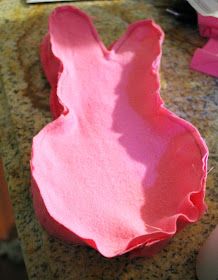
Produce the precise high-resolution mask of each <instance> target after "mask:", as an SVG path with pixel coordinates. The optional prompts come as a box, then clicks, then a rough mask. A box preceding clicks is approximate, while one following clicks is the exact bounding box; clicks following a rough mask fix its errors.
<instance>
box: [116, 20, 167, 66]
mask: <svg viewBox="0 0 218 280" xmlns="http://www.w3.org/2000/svg"><path fill="white" fill-rule="evenodd" d="M163 38H164V33H163V31H162V30H161V28H160V27H159V26H158V25H156V24H155V23H154V22H153V21H152V20H142V21H138V22H136V23H133V24H131V25H130V26H129V27H128V30H127V31H126V33H125V34H124V35H123V36H122V37H121V38H120V39H119V40H117V41H116V42H115V43H114V44H113V45H112V47H111V49H112V50H113V51H114V52H115V53H116V54H117V55H118V57H119V56H120V57H121V60H122V57H125V56H128V55H129V58H130V59H131V56H130V53H132V54H133V55H134V56H136V57H139V58H140V59H143V60H144V62H152V61H154V60H155V59H156V58H157V57H158V56H160V54H161V45H162V42H163Z"/></svg>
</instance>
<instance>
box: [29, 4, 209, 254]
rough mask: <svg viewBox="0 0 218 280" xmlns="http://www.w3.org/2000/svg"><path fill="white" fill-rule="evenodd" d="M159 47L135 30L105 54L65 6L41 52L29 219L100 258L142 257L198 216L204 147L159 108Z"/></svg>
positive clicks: (148, 24)
mask: <svg viewBox="0 0 218 280" xmlns="http://www.w3.org/2000/svg"><path fill="white" fill-rule="evenodd" d="M162 41H163V32H162V31H161V29H160V28H159V27H158V26H157V25H156V24H155V23H154V22H153V21H151V20H144V21H139V22H136V23H134V24H132V25H130V26H129V28H128V30H127V31H126V33H125V34H124V35H123V36H121V38H120V39H118V40H117V41H116V42H115V43H114V44H113V45H112V46H111V48H110V49H106V47H105V46H104V45H103V43H102V42H101V40H100V39H99V36H98V34H97V32H96V30H95V28H94V26H93V24H92V22H91V20H90V19H89V17H88V16H87V15H86V14H85V13H83V12H82V11H80V10H78V9H76V8H74V7H71V6H65V7H59V8H57V9H56V10H55V11H54V12H53V13H52V15H51V16H50V19H49V34H48V35H47V36H46V37H45V39H44V41H43V43H42V46H41V59H42V64H43V67H44V70H45V73H46V76H47V78H48V80H49V82H50V84H51V87H52V91H51V111H52V114H53V116H54V120H53V122H51V123H50V124H48V125H47V126H45V127H44V128H43V129H42V130H41V131H40V132H39V133H38V134H37V135H36V136H35V137H34V139H33V146H32V159H31V172H32V194H33V202H34V207H35V210H36V214H37V216H38V218H39V220H40V222H41V223H42V225H43V226H44V227H45V228H46V230H47V231H48V232H50V233H51V234H52V235H54V236H56V237H59V238H61V239H64V240H66V241H68V242H76V243H83V244H87V245H89V246H91V247H93V248H95V249H96V250H98V251H99V252H100V253H101V254H102V255H104V256H106V257H114V256H117V255H121V254H123V253H126V252H128V251H132V250H133V249H135V250H134V254H135V255H150V254H152V253H154V252H156V251H157V250H158V249H160V247H161V246H162V245H163V244H165V243H166V241H167V240H168V239H169V238H170V237H172V236H173V235H174V234H175V233H176V232H177V231H178V230H180V229H182V228H183V227H184V226H185V225H186V224H189V223H192V222H195V221H197V220H198V219H199V218H200V217H201V215H202V214H203V213H204V211H205V204H204V195H205V180H206V166H207V155H208V151H207V147H206V145H205V143H204V141H203V140H202V138H201V136H200V134H199V133H198V131H197V129H196V128H194V127H193V126H192V125H191V124H190V123H188V122H186V121H184V120H182V119H180V118H179V117H177V116H176V115H174V114H173V113H171V112H170V111H168V110H167V109H166V108H164V106H163V101H162V100H161V98H160V95H159V87H160V86H159V84H160V83H159V65H160V58H161V44H162Z"/></svg>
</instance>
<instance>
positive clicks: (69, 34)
mask: <svg viewBox="0 0 218 280" xmlns="http://www.w3.org/2000/svg"><path fill="white" fill-rule="evenodd" d="M49 34H50V38H51V45H52V51H53V53H54V55H55V56H57V57H58V58H60V59H61V60H62V62H64V61H66V60H69V56H72V54H74V55H77V54H78V52H79V54H80V56H81V55H85V54H88V55H89V56H91V55H92V56H98V57H99V55H100V56H102V55H103V54H104V52H106V48H105V47H104V45H103V43H102V42H101V40H100V38H99V36H98V34H97V31H96V29H95V27H94V26H93V24H92V22H91V20H90V18H89V17H88V16H87V15H86V14H85V13H83V12H82V11H80V10H79V9H77V8H75V7H72V6H64V7H59V8H56V9H55V10H54V12H53V13H52V14H51V16H50V18H49Z"/></svg>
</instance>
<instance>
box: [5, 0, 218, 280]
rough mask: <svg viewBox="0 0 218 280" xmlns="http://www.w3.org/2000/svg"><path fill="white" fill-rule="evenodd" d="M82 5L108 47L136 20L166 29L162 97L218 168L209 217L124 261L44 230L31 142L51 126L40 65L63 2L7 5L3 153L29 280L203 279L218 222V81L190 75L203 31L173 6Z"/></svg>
mask: <svg viewBox="0 0 218 280" xmlns="http://www.w3.org/2000/svg"><path fill="white" fill-rule="evenodd" d="M152 2H153V3H154V2H155V4H153V5H152V4H151V3H152ZM59 5H60V4H59ZM75 5H77V6H79V7H82V8H83V9H84V10H85V11H87V12H88V13H89V14H90V15H92V16H93V18H94V21H95V24H96V26H97V29H98V31H99V33H100V34H101V36H102V38H103V41H104V42H105V44H106V45H109V44H110V43H111V42H112V41H113V40H114V39H116V38H117V37H118V36H119V35H120V34H121V33H122V32H123V31H124V30H125V28H126V27H127V25H128V23H130V22H133V21H135V20H137V19H142V18H147V17H153V18H154V19H155V20H156V22H157V23H159V24H160V25H161V26H162V28H163V29H164V30H165V33H166V40H165V43H164V46H163V59H162V67H161V78H162V82H161V84H162V91H161V92H162V93H161V94H162V97H163V99H164V100H165V103H166V106H167V107H168V108H170V109H171V110H172V111H174V112H176V113H177V114H178V115H179V116H181V117H183V118H185V119H186V120H189V121H191V122H192V123H193V124H194V125H195V126H197V127H198V129H199V130H200V132H201V134H202V136H203V137H204V138H205V139H206V142H207V144H208V146H209V149H210V160H209V169H210V168H213V169H212V170H211V171H210V172H209V174H208V181H207V195H206V201H207V204H208V212H207V213H206V214H205V216H204V217H203V218H202V219H201V221H199V222H198V223H196V224H194V225H191V226H189V227H188V228H186V229H185V230H184V231H182V232H181V233H179V234H178V235H177V236H176V237H175V238H173V239H172V241H171V242H170V244H169V245H168V246H167V247H166V248H165V249H164V250H162V251H161V252H160V253H159V254H158V255H156V256H155V257H153V258H150V259H144V258H139V259H133V260H129V259H128V257H127V256H122V257H120V258H115V259H109V260H108V259H105V258H103V257H102V256H100V255H99V254H98V253H97V252H95V251H94V250H92V249H89V248H86V247H80V246H70V245H67V244H65V243H62V242H60V241H58V240H55V239H54V238H52V237H50V236H49V235H48V234H47V233H46V232H45V231H44V230H43V229H42V228H41V226H40V225H39V224H38V222H37V220H36V218H35V215H34V211H33V207H32V201H31V197H30V194H29V186H30V173H29V158H30V150H31V140H32V137H33V136H34V135H35V134H36V133H37V132H38V131H39V130H40V129H41V128H42V127H43V126H44V125H45V124H46V123H48V122H49V121H50V120H51V117H50V112H49V106H48V97H49V86H48V83H47V82H46V80H45V77H44V75H43V72H42V69H41V66H40V62H39V52H38V46H39V43H40V41H41V39H42V37H43V35H44V34H45V33H46V30H47V18H48V14H49V13H50V11H51V10H52V9H53V8H54V7H55V6H57V4H46V5H32V6H27V5H25V4H24V1H23V0H22V1H21V0H1V1H0V41H1V43H0V141H1V142H0V144H1V146H0V147H1V156H2V158H3V162H4V168H5V176H6V179H7V181H8V185H9V190H10V195H11V199H12V203H13V206H14V211H15V215H16V223H17V227H18V232H19V237H20V239H21V242H22V248H23V252H24V256H25V262H26V266H27V270H28V274H29V278H30V279H40V280H41V279H46V280H49V279H63V280H67V279H81V280H83V279H104V280H115V279H119V280H127V279H134V280H140V279H143V280H144V279H163V280H167V279H168V280H170V279H175V280H180V279H181V280H183V279H186V280H189V279H196V278H195V260H196V255H197V252H198V250H199V248H200V246H201V244H202V243H203V241H204V240H205V239H206V238H207V236H208V234H209V233H210V231H211V230H212V229H213V228H214V226H215V225H216V224H217V223H218V186H217V185H216V184H217V177H216V175H217V169H216V160H217V155H218V149H217V143H216V140H217V135H216V133H217V131H218V125H217V119H218V80H216V79H214V78H211V77H208V76H206V75H203V74H199V73H195V72H191V71H190V70H189V62H190V59H191V56H192V54H193V51H194V50H195V48H196V47H199V46H202V45H203V44H204V42H205V41H204V40H203V39H202V38H200V36H199V35H198V31H197V28H195V29H194V28H193V29H191V28H188V27H184V26H182V25H181V24H179V23H176V22H175V21H174V20H173V19H171V18H169V17H168V16H167V15H166V14H165V13H164V9H165V7H166V6H167V1H136V0H135V1H121V0H119V1H89V2H80V4H78V3H76V4H75ZM166 195H167V194H166ZM72 218H73V217H72Z"/></svg>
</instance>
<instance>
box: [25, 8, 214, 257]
mask: <svg viewBox="0 0 218 280" xmlns="http://www.w3.org/2000/svg"><path fill="white" fill-rule="evenodd" d="M69 8H70V9H72V10H73V11H76V12H78V13H80V14H81V15H82V16H84V17H85V18H86V19H87V20H88V21H89V24H90V28H91V29H92V32H93V33H94V35H95V37H96V40H97V42H98V44H99V45H100V47H101V49H102V52H103V54H104V55H105V56H108V55H109V54H110V52H111V51H113V50H114V51H116V50H118V49H119V46H120V44H121V43H122V42H123V40H125V38H127V36H128V34H129V32H132V30H133V29H134V28H135V27H136V26H137V23H134V24H132V25H130V26H129V28H128V29H127V32H126V33H124V35H123V36H122V37H121V38H120V39H119V40H118V41H116V42H115V43H114V44H113V46H112V47H111V49H110V50H108V49H106V48H105V46H104V45H103V43H102V42H101V40H100V38H99V36H98V33H97V31H96V29H95V27H94V25H93V24H92V21H91V19H90V18H89V17H88V16H87V15H86V14H85V13H83V12H81V11H80V10H78V9H76V8H73V7H71V6H67V7H61V8H57V9H69ZM57 9H56V10H57ZM54 13H55V12H54ZM140 22H142V21H140ZM143 22H145V21H143ZM146 22H147V21H146ZM150 22H152V21H150ZM152 24H154V23H153V22H152ZM154 26H157V25H156V24H154ZM158 29H159V30H160V31H161V29H160V28H159V27H158ZM161 32H162V31H161ZM161 44H162V41H160V44H159V45H160V50H161ZM51 51H52V46H51ZM53 55H54V56H55V54H53ZM160 55H161V54H160ZM57 59H58V58H57ZM59 61H60V60H59ZM60 63H61V64H62V62H61V61H60ZM158 70H159V65H158V67H157V68H156V69H155V71H157V72H158ZM62 71H63V69H62ZM156 74H157V83H158V86H159V85H160V80H159V75H158V73H156ZM60 76H61V72H60V75H59V77H60ZM156 94H157V99H158V100H159V101H160V103H159V109H160V110H159V113H160V114H164V115H165V116H167V117H169V118H173V120H174V121H176V122H178V123H179V124H180V125H182V126H183V127H185V128H186V129H187V130H188V131H189V132H190V133H191V134H192V136H193V137H194V139H195V141H196V144H197V145H198V147H199V150H200V151H201V155H202V166H203V173H204V175H203V176H202V178H201V186H200V188H199V190H197V191H195V192H191V193H190V194H189V195H188V197H187V199H190V200H191V201H194V197H195V196H196V195H199V194H201V193H203V196H202V208H201V211H200V212H199V217H200V216H201V215H202V214H203V212H204V211H205V208H206V206H205V204H204V196H205V182H206V175H207V174H206V172H207V170H206V167H207V157H208V149H207V146H206V144H205V143H204V141H203V139H202V138H201V136H200V134H199V132H198V131H197V129H196V128H195V127H194V126H192V125H191V124H190V123H189V122H187V121H185V120H183V119H181V118H179V117H177V116H176V115H175V114H173V113H172V112H170V111H169V110H167V109H166V108H165V107H164V103H163V101H162V99H161V97H160V93H159V91H158V92H157V93H156ZM56 95H57V98H58V102H60V104H61V105H63V106H64V104H62V102H61V98H60V97H59V95H58V89H57V92H56ZM53 97H55V95H53ZM53 108H55V106H54V107H53ZM64 108H65V110H64V112H65V113H64V112H62V113H61V114H63V115H65V114H67V108H66V107H64ZM46 127H47V126H46ZM41 132H42V131H41ZM37 136H39V135H37ZM33 156H34V152H33V151H32V159H33ZM32 159H31V170H32V171H33V169H34V167H33V165H32ZM32 178H33V182H32V193H33V198H34V196H35V198H34V199H36V197H37V192H34V190H33V189H34V188H35V190H37V189H38V191H39V193H38V195H39V196H40V190H39V188H38V186H37V183H36V181H35V180H34V176H33V174H32ZM40 198H41V200H42V204H43V203H44V201H43V199H42V197H41V196H40ZM193 205H195V204H194V203H193ZM35 209H36V208H35ZM44 210H46V211H47V209H46V207H45V205H44ZM37 215H39V220H41V223H42V225H44V226H45V227H46V223H45V221H43V217H42V215H41V214H40V213H37ZM46 215H47V218H48V219H52V220H53V222H55V227H57V228H58V227H59V226H60V227H61V228H62V229H61V230H63V229H64V228H65V227H64V226H63V225H61V224H60V223H59V222H58V221H57V220H55V218H54V217H52V213H49V212H47V214H46ZM170 218H172V217H170ZM174 218H175V229H174V231H171V232H164V231H161V229H160V228H154V233H153V235H155V234H157V233H161V234H163V239H164V240H165V239H168V238H170V237H172V236H173V235H174V234H175V233H176V232H177V231H178V230H180V228H178V225H177V224H179V221H180V220H183V221H184V225H185V224H187V223H193V222H195V221H196V220H197V219H196V220H194V221H193V220H190V219H189V218H188V217H187V216H185V215H183V214H182V213H181V214H178V215H176V217H174ZM182 227H183V226H182ZM182 227H181V228H182ZM57 228H56V229H54V230H56V231H58V230H57ZM46 229H47V227H46ZM65 230H66V231H65V232H66V236H65V237H64V236H58V235H59V233H58V232H57V237H59V238H63V239H65V240H66V239H67V240H66V241H70V242H76V243H84V242H85V243H86V244H87V245H89V246H91V247H93V248H95V249H97V250H98V251H99V252H100V253H101V250H100V248H97V247H96V244H95V242H94V240H91V239H86V238H83V237H77V236H76V234H75V233H73V232H71V231H69V230H68V229H67V228H65ZM155 230H156V231H155ZM68 235H70V236H71V235H72V237H69V240H68V237H67V236H68ZM66 237H67V238H66ZM137 238H143V239H144V240H143V242H142V243H141V244H137V245H134V240H132V241H130V242H129V244H128V245H127V247H126V250H125V251H123V252H115V254H114V255H112V256H106V257H114V256H117V255H121V254H123V253H127V252H129V251H130V250H134V249H135V250H137V249H139V247H149V246H152V245H154V246H155V242H156V246H157V247H158V243H159V242H161V241H163V240H156V239H155V238H154V236H153V241H151V240H152V237H151V236H149V238H148V236H146V235H144V236H141V237H137ZM146 238H148V239H149V240H145V239H146ZM73 240H75V241H73ZM82 240H83V241H84V242H82ZM149 241H150V242H149ZM146 243H147V244H146ZM148 244H149V245H148ZM145 251H146V250H144V252H145ZM144 254H146V253H144Z"/></svg>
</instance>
